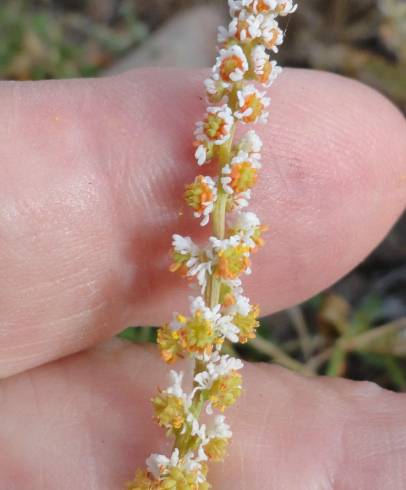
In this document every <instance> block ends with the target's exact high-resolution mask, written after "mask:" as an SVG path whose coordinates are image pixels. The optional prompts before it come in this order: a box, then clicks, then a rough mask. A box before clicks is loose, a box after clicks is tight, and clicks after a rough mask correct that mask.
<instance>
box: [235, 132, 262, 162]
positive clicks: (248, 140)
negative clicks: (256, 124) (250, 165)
mask: <svg viewBox="0 0 406 490" xmlns="http://www.w3.org/2000/svg"><path fill="white" fill-rule="evenodd" d="M262 146H263V144H262V141H261V138H260V137H259V136H258V135H257V133H256V132H255V131H254V130H253V129H252V130H251V131H248V133H246V134H245V135H244V136H243V138H242V139H241V141H240V144H239V148H240V150H241V151H242V152H245V153H247V154H248V155H249V157H250V158H252V159H254V160H257V161H259V160H260V159H261V151H262Z"/></svg>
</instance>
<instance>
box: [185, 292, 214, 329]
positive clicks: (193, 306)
mask: <svg viewBox="0 0 406 490" xmlns="http://www.w3.org/2000/svg"><path fill="white" fill-rule="evenodd" d="M189 300H190V312H191V313H192V315H195V314H196V313H197V312H198V311H200V313H201V314H202V315H203V317H204V319H205V320H207V321H208V322H211V323H213V324H215V323H216V322H217V320H218V319H219V318H220V317H221V314H220V305H217V306H215V307H214V308H209V307H208V306H206V302H205V301H204V299H203V298H202V297H201V296H198V297H197V298H192V297H191V298H189Z"/></svg>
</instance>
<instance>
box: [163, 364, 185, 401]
mask: <svg viewBox="0 0 406 490" xmlns="http://www.w3.org/2000/svg"><path fill="white" fill-rule="evenodd" d="M183 376H184V373H183V371H180V372H179V373H178V372H176V371H173V370H171V371H170V372H169V379H170V381H171V384H170V386H169V387H168V388H167V389H166V390H165V391H164V393H166V394H168V395H173V396H176V397H177V398H184V396H185V392H184V391H183V388H182V382H183Z"/></svg>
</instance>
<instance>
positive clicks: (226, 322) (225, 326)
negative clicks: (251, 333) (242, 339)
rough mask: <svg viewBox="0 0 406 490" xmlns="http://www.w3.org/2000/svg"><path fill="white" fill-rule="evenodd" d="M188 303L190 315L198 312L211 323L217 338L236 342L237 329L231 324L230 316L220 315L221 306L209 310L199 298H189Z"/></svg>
mask: <svg viewBox="0 0 406 490" xmlns="http://www.w3.org/2000/svg"><path fill="white" fill-rule="evenodd" d="M190 301H191V305H190V311H191V313H192V315H195V314H196V312H197V311H200V313H201V314H202V315H203V318H204V319H205V320H207V321H208V322H210V323H212V325H213V328H214V330H215V332H216V333H217V334H218V335H219V336H221V337H224V338H226V339H228V340H230V342H238V334H239V329H238V328H237V327H236V326H235V325H234V324H233V323H232V317H231V316H229V315H222V314H221V313H220V310H221V305H217V306H215V307H214V308H209V307H208V306H206V303H205V301H204V299H203V298H202V297H201V296H198V297H197V298H190Z"/></svg>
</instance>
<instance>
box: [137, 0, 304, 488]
mask: <svg viewBox="0 0 406 490" xmlns="http://www.w3.org/2000/svg"><path fill="white" fill-rule="evenodd" d="M229 6H230V14H231V17H232V20H231V22H230V24H229V26H228V28H225V27H221V28H220V29H219V35H218V44H219V47H218V56H217V60H216V63H215V65H214V67H213V71H212V75H211V77H210V78H209V79H208V80H206V82H205V86H206V93H207V99H208V101H209V104H210V105H209V107H208V108H207V110H206V114H205V115H204V118H203V120H202V121H201V122H199V123H197V126H196V131H195V157H196V162H197V165H198V166H200V167H201V168H204V166H206V165H207V166H217V169H218V172H217V177H209V176H205V175H198V176H197V177H196V179H195V180H194V182H192V183H191V184H189V185H188V186H187V187H186V190H185V194H184V198H185V201H186V203H187V204H188V205H189V206H190V207H191V208H192V209H193V212H194V215H195V217H196V218H198V219H199V220H201V225H202V226H206V225H208V224H209V223H210V224H211V227H212V232H213V235H212V236H211V237H210V238H209V240H208V243H206V244H205V245H204V246H201V245H199V244H197V243H195V242H194V241H193V240H192V238H190V237H184V236H180V235H174V237H173V248H172V264H171V267H170V269H171V271H172V272H176V273H179V274H180V275H181V276H183V277H186V278H193V279H195V280H196V283H197V287H198V289H199V295H198V296H196V297H192V298H190V311H189V312H188V313H187V314H180V313H175V314H174V316H173V319H172V321H171V322H169V323H168V324H166V325H164V326H163V327H162V328H160V330H159V332H158V345H159V349H160V352H161V356H162V358H163V359H164V360H165V361H166V362H167V363H170V364H171V363H174V362H175V361H177V360H178V359H179V358H185V357H187V358H189V359H191V360H192V362H193V367H194V371H193V375H192V376H193V379H192V381H191V385H192V386H191V388H190V391H189V392H188V391H185V388H184V384H185V383H184V373H183V372H176V371H171V372H170V386H169V387H168V388H166V389H165V390H163V391H160V392H159V393H158V394H157V395H156V396H155V397H154V398H153V400H152V404H153V407H154V411H155V419H156V421H157V423H158V424H159V425H160V426H161V427H163V428H164V429H165V430H166V433H167V436H168V437H171V438H172V439H173V449H172V453H171V454H169V455H162V454H153V455H151V456H150V457H149V458H148V459H147V468H146V469H145V470H138V471H137V473H136V477H135V480H134V481H133V482H131V483H129V484H128V489H129V490H169V489H173V490H176V489H178V490H207V489H209V488H211V485H210V484H209V483H208V480H207V473H208V462H210V461H213V462H217V461H223V459H224V458H225V456H226V452H227V448H228V445H229V442H230V439H231V436H232V433H231V430H230V427H229V425H228V424H227V423H226V420H225V417H224V415H223V412H224V411H225V410H226V409H227V408H228V407H230V406H231V405H233V404H234V403H235V402H236V401H237V399H238V398H239V396H240V395H241V392H242V378H241V374H240V371H241V369H242V367H243V364H242V362H241V360H239V359H235V358H233V357H231V356H229V355H228V354H224V353H223V345H224V343H225V342H226V341H228V342H232V343H238V342H241V343H245V342H247V341H248V340H250V339H252V338H254V337H255V332H256V329H257V327H258V320H257V318H258V315H259V307H258V306H256V305H252V304H251V303H250V301H249V299H248V298H247V297H246V296H244V294H243V289H242V282H241V276H242V275H244V274H250V273H251V260H250V256H251V253H253V252H255V251H256V249H257V248H258V247H260V246H262V245H263V238H262V235H263V233H264V231H265V230H266V227H265V226H263V225H262V224H261V223H260V220H259V219H258V217H257V216H256V215H255V214H254V213H252V212H249V211H246V207H247V206H248V204H249V201H250V198H251V190H252V188H253V186H254V185H255V183H256V181H257V177H258V172H259V170H260V168H261V149H262V142H261V139H260V138H259V136H258V135H257V134H256V133H255V131H253V130H250V131H248V132H247V133H246V134H244V135H243V136H242V137H241V138H240V139H237V138H236V136H235V132H236V127H237V124H239V123H241V124H242V125H249V124H254V123H264V122H266V121H267V117H268V113H267V107H268V106H269V104H270V99H269V98H268V97H267V95H266V93H265V91H263V90H261V88H260V87H261V86H262V87H265V88H268V87H269V86H270V85H271V84H272V83H273V81H274V80H275V79H276V77H277V76H278V75H279V73H280V72H281V68H280V67H279V66H278V65H277V63H276V62H275V61H271V60H270V55H271V54H272V53H275V52H277V51H278V47H279V46H280V45H281V44H282V42H283V38H284V33H283V31H282V29H281V28H280V27H279V25H278V22H277V18H278V16H285V15H288V14H290V13H292V12H294V11H295V10H296V5H294V4H293V3H292V0H229ZM204 412H205V413H206V416H207V417H206V418H207V419H208V422H206V423H203V422H202V421H201V416H202V415H203V413H204Z"/></svg>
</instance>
